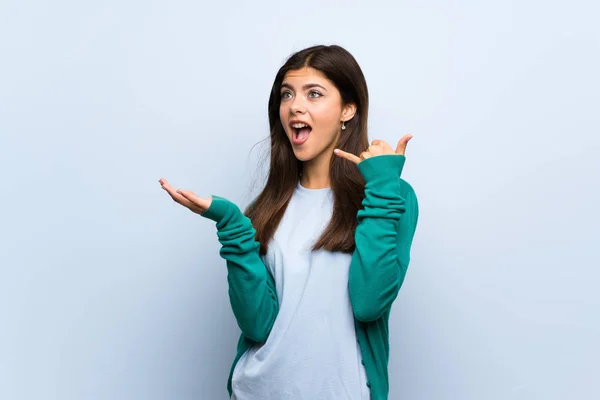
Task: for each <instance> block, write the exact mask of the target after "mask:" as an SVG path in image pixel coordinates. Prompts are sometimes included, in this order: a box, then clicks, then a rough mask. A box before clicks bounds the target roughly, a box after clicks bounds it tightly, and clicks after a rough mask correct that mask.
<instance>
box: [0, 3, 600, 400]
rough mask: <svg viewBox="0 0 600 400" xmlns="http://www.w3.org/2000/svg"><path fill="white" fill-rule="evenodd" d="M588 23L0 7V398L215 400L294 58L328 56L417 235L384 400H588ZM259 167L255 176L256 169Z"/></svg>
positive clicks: (557, 12)
mask: <svg viewBox="0 0 600 400" xmlns="http://www.w3.org/2000/svg"><path fill="white" fill-rule="evenodd" d="M599 14H600V9H599V7H598V6H597V5H595V6H594V5H592V2H591V1H589V2H588V4H585V3H584V2H582V1H573V2H569V3H567V2H552V1H533V0H529V1H502V2H489V1H487V2H485V1H475V0H471V1H454V2H443V1H401V2H392V1H388V2H377V1H370V2H351V1H345V2H324V1H313V0H307V1H302V2H276V1H270V2H265V1H262V2H261V1H259V2H250V1H237V2H222V3H217V2H194V1H172V2H159V1H114V0H112V1H105V2H96V3H91V2H81V1H60V0H59V1H53V2H44V1H18V2H17V1H10V0H9V1H8V2H7V1H6V0H5V1H3V2H2V3H1V4H0V171H1V173H2V178H1V184H0V198H1V207H0V246H1V247H0V250H1V251H0V398H1V399H3V400H4V399H5V400H12V399H18V400H20V399H27V400H29V399H36V400H37V399H60V400H72V399H73V400H74V399H94V400H95V399H107V400H108V399H110V400H117V399H145V400H146V399H147V400H160V399H169V400H171V399H211V400H212V399H217V400H225V399H226V398H227V394H226V389H225V384H226V379H227V374H228V372H229V368H230V365H231V362H232V360H233V356H234V352H235V344H236V340H237V337H238V333H239V330H238V328H237V325H236V323H235V320H234V318H233V315H232V313H231V310H230V308H229V300H228V297H227V286H226V269H225V264H224V262H223V261H222V260H221V259H220V257H219V255H218V250H219V244H218V242H217V237H216V230H215V227H214V223H213V222H212V221H209V220H206V219H203V218H202V217H199V216H197V215H195V214H192V213H191V212H189V211H188V210H186V209H184V208H182V207H180V206H178V205H176V204H175V203H173V202H172V201H171V200H170V198H169V197H168V196H167V194H166V193H165V192H164V191H162V190H161V189H160V185H159V183H158V179H159V178H160V177H165V178H167V179H169V180H170V181H171V182H172V183H173V184H174V185H175V186H177V187H181V188H185V189H191V190H194V191H195V192H196V193H198V194H199V195H204V196H208V195H210V194H217V195H221V196H225V197H227V198H229V199H230V200H232V201H234V202H236V203H237V204H238V205H239V206H240V207H245V206H246V205H247V204H248V202H249V201H250V200H251V198H252V197H253V196H254V195H255V194H256V193H257V192H258V190H259V189H260V187H261V184H262V183H263V181H262V178H263V176H264V168H265V166H266V165H267V164H261V162H262V160H264V156H265V155H266V151H267V150H268V143H267V142H262V143H261V144H260V145H258V146H256V147H253V146H254V145H255V144H256V143H257V142H259V141H261V140H262V139H264V138H266V137H267V135H268V127H267V112H266V106H267V98H268V94H269V91H270V88H271V84H272V82H273V79H274V76H275V73H276V71H277V69H278V68H279V67H280V66H281V64H282V63H283V62H284V61H285V59H286V58H287V57H288V56H289V55H290V54H291V53H293V52H294V51H297V50H300V49H301V48H304V47H306V46H310V45H313V44H320V43H325V44H333V43H336V44H340V45H342V46H344V47H346V48H347V49H348V50H349V51H350V52H352V53H353V54H354V56H355V57H356V58H357V60H358V62H359V63H360V65H361V66H362V68H363V70H364V73H365V75H366V78H367V82H368V85H369V89H370V95H371V109H370V114H371V115H370V138H371V139H376V138H379V139H384V140H386V141H388V142H389V143H393V145H394V146H395V143H396V142H397V140H399V139H400V138H401V137H402V135H404V134H406V133H411V134H413V135H414V139H413V140H412V141H411V142H410V144H409V146H408V150H407V164H406V167H405V170H404V175H403V176H404V178H405V179H406V180H408V181H409V182H410V183H411V184H412V185H413V187H414V188H415V190H416V191H417V194H418V196H419V201H420V209H421V216H420V221H419V227H418V230H417V235H416V237H415V241H414V247H413V251H412V261H411V265H410V268H409V272H408V276H407V278H406V281H405V284H404V287H403V288H402V290H401V294H400V296H399V297H398V299H397V301H396V302H395V305H394V309H393V313H392V317H391V328H390V329H391V361H390V383H391V392H390V399H392V400H395V399H410V400H421V399H422V400H445V399H448V400H455V399H456V400H482V399H485V400H496V399H498V400H500V399H502V400H506V399H521V400H531V399H544V400H551V399H565V400H566V399H568V400H571V399H594V398H600V386H599V383H598V382H599V381H598V374H599V371H600V361H599V359H600V340H599V338H600V312H599V309H600V300H599V295H598V284H599V283H600V272H599V270H600V251H599V247H600V246H599V244H600V234H599V228H598V226H599V224H600V218H599V212H598V205H599V204H600V195H599V186H600V185H599V181H600V176H599V175H600V163H599V161H598V157H599V156H598V154H599V150H600V139H599V137H600V128H599V127H600V115H599V114H600V111H599V110H600V79H599V77H598V71H600V29H599V28H598V23H597V17H598V15H599ZM261 165H262V166H261Z"/></svg>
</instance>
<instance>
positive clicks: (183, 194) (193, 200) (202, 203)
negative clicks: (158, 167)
mask: <svg viewBox="0 0 600 400" xmlns="http://www.w3.org/2000/svg"><path fill="white" fill-rule="evenodd" d="M158 182H160V186H161V187H162V188H163V189H164V190H166V191H167V193H169V196H171V198H172V199H173V200H174V201H175V202H176V203H179V204H181V205H182V206H184V207H187V208H189V209H190V211H192V212H194V213H196V214H200V215H202V214H203V213H204V212H205V211H206V210H208V209H209V207H210V205H211V203H212V197H209V198H203V197H198V196H197V195H195V194H194V193H193V192H191V191H189V190H181V189H177V190H175V189H173V187H172V186H171V185H170V184H169V182H167V180H166V179H164V178H160V179H159V180H158Z"/></svg>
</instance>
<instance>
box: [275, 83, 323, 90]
mask: <svg viewBox="0 0 600 400" xmlns="http://www.w3.org/2000/svg"><path fill="white" fill-rule="evenodd" d="M314 87H320V88H321V89H323V90H324V91H327V89H325V88H324V87H323V86H321V85H319V84H318V83H307V84H306V85H304V86H302V89H304V90H307V89H312V88H314ZM283 88H288V89H292V90H294V87H293V86H292V85H290V84H289V83H282V84H281V89H283Z"/></svg>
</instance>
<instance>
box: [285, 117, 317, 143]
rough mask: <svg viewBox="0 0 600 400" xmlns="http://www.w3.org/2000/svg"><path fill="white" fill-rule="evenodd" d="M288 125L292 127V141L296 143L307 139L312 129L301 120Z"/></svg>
mask: <svg viewBox="0 0 600 400" xmlns="http://www.w3.org/2000/svg"><path fill="white" fill-rule="evenodd" d="M290 126H291V127H292V132H293V141H294V143H296V144H302V143H304V142H305V141H306V139H308V135H310V132H311V131H312V128H311V126H310V125H308V124H305V123H302V122H296V123H293V124H290Z"/></svg>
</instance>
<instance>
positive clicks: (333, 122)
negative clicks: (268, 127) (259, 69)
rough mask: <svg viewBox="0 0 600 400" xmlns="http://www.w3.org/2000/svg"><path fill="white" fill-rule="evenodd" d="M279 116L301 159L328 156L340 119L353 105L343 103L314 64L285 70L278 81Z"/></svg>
mask: <svg viewBox="0 0 600 400" xmlns="http://www.w3.org/2000/svg"><path fill="white" fill-rule="evenodd" d="M280 95H281V104H280V106H279V118H280V119H281V124H282V125H283V129H284V131H285V133H286V135H287V137H288V139H289V140H290V143H291V144H292V148H293V150H294V154H295V155H296V158H297V159H298V160H300V161H309V160H313V159H315V158H316V157H318V156H321V155H325V156H326V157H331V154H332V153H333V149H334V148H335V147H336V145H337V143H338V140H339V135H340V133H341V126H342V121H348V120H349V119H350V118H352V116H353V115H354V111H353V110H354V106H346V107H342V98H341V95H340V92H339V91H338V89H337V88H336V87H335V85H334V84H333V82H331V81H330V80H329V79H327V78H326V77H325V76H324V75H323V74H322V73H321V72H319V71H318V70H316V69H314V68H310V67H305V68H302V69H299V70H292V71H288V72H287V73H286V75H285V77H284V79H283V82H282V84H281V91H280Z"/></svg>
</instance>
